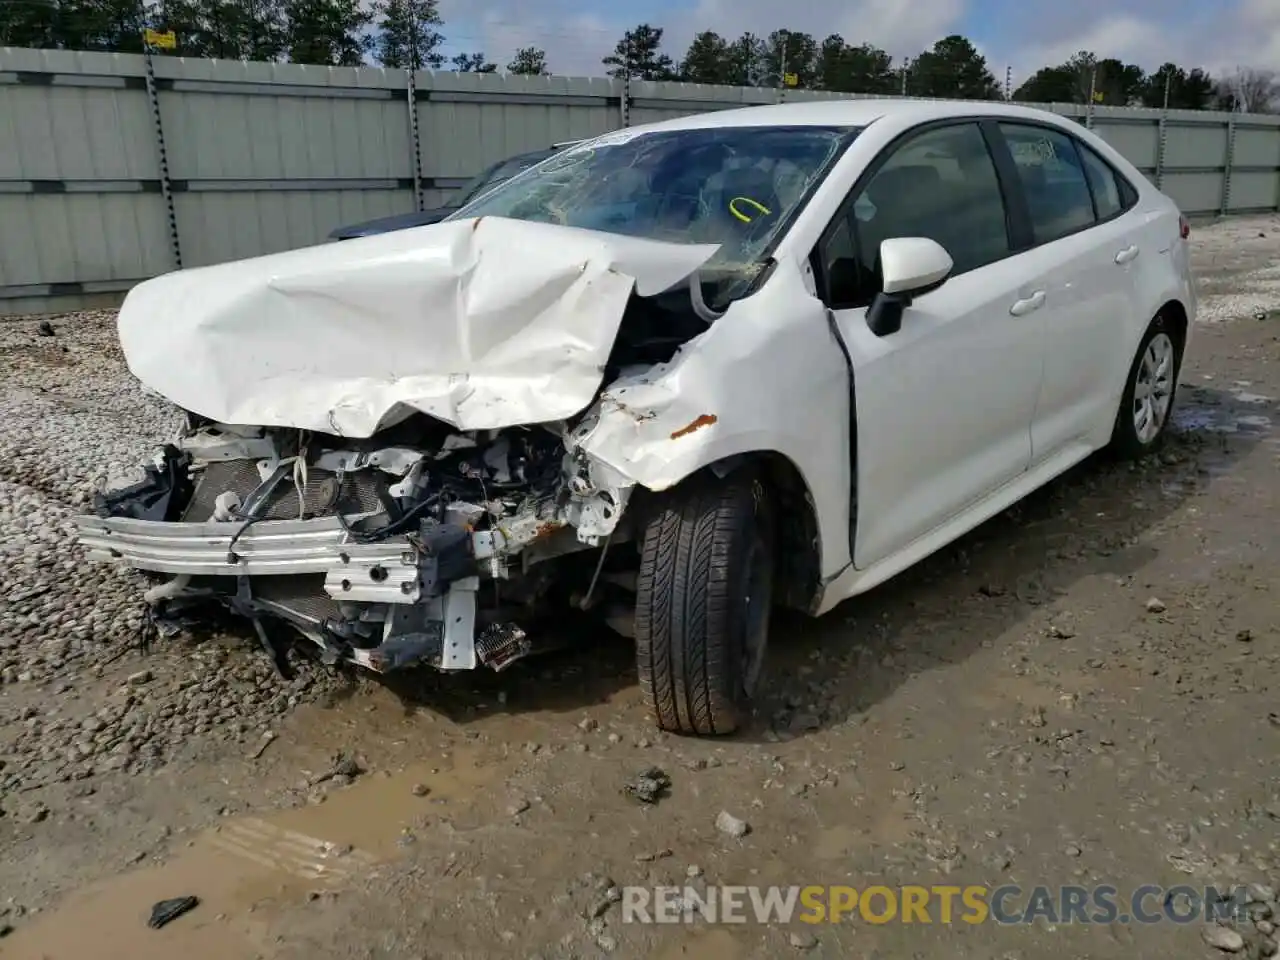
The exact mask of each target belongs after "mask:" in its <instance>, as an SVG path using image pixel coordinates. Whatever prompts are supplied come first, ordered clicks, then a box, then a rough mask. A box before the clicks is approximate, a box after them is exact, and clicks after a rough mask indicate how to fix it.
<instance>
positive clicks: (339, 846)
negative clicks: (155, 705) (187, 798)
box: [0, 753, 498, 960]
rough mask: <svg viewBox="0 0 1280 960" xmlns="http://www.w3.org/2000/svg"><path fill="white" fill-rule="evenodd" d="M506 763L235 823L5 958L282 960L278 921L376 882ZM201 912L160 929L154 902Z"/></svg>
mask: <svg viewBox="0 0 1280 960" xmlns="http://www.w3.org/2000/svg"><path fill="white" fill-rule="evenodd" d="M497 776H498V767H497V766H496V765H495V764H492V763H487V762H486V758H484V757H482V756H480V755H479V754H475V753H472V754H466V753H460V754H455V755H454V756H453V757H452V758H451V759H450V760H448V761H440V762H438V763H437V764H436V765H434V766H433V765H427V764H423V765H421V766H415V767H410V768H408V769H406V770H404V771H402V772H399V773H396V774H384V775H381V776H379V775H371V776H367V777H365V778H364V779H362V780H360V781H358V782H356V783H354V784H352V785H351V786H349V787H346V788H344V789H342V790H338V791H335V792H333V793H330V794H328V795H327V796H326V798H325V802H324V803H321V804H316V805H308V806H305V807H300V808H296V809H290V810H283V811H272V812H269V813H266V814H263V815H261V816H246V817H234V818H229V819H227V820H226V821H224V822H223V823H220V824H218V825H217V826H215V827H213V828H211V829H210V830H208V831H206V832H205V833H204V834H202V835H200V836H199V837H198V838H197V839H195V840H193V841H192V842H191V844H190V845H189V846H188V847H187V848H186V849H184V850H182V851H181V852H179V853H177V854H175V855H174V856H172V857H171V858H170V859H169V860H168V861H167V862H165V863H163V864H160V865H157V866H153V867H143V868H139V869H136V870H131V871H128V872H126V873H123V874H120V875H118V876H116V877H112V878H110V879H108V880H105V881H103V882H100V883H97V884H94V885H91V886H89V887H86V888H84V889H82V890H80V891H77V892H76V893H73V894H72V895H70V896H69V897H67V898H66V899H65V900H64V901H63V902H62V904H61V905H60V906H58V907H57V908H56V909H54V910H51V911H49V912H48V913H46V914H43V915H42V916H40V917H39V918H38V919H36V920H35V921H33V922H31V923H29V924H26V925H24V926H23V927H21V928H20V929H18V930H17V931H15V932H14V933H13V934H12V935H11V936H10V937H8V938H6V939H5V940H4V943H3V946H0V957H3V958H4V960H83V958H85V957H93V958H94V960H173V958H175V957H181V958H182V960H241V958H246V960H256V958H266V957H271V956H273V955H274V954H275V952H276V951H275V945H276V937H275V934H274V933H273V920H274V919H275V918H276V917H277V916H278V914H279V912H280V911H281V909H282V908H283V907H285V906H294V905H296V904H299V903H303V902H305V901H306V900H308V899H318V898H321V897H324V896H326V895H330V894H332V893H335V892H337V891H339V890H341V889H342V888H343V887H345V886H346V885H348V884H351V883H354V882H356V881H361V880H365V879H368V878H369V877H372V876H374V875H376V873H377V871H378V870H379V868H380V867H381V866H382V865H384V864H387V863H390V862H391V861H392V860H394V859H395V858H396V857H397V856H398V855H400V854H401V853H402V852H403V850H404V847H405V845H406V843H407V842H408V841H411V840H412V838H413V833H414V831H416V830H422V829H426V828H428V827H429V826H430V824H431V823H432V822H433V821H434V820H435V819H436V818H437V817H439V816H440V814H441V811H443V810H445V809H447V808H449V807H451V806H457V805H458V803H459V801H463V802H465V803H466V804H467V805H468V806H472V805H474V804H475V803H477V802H480V803H483V795H484V792H485V788H486V787H487V786H488V785H489V784H490V783H491V782H492V781H493V780H494V779H495V778H496V777H497ZM186 896H195V897H198V898H199V900H200V903H199V905H198V906H197V907H196V908H195V909H194V910H192V911H190V912H189V913H187V914H184V915H183V916H181V917H179V918H178V919H176V920H173V921H172V922H171V923H169V924H168V925H166V926H165V927H163V928H161V929H159V930H153V929H151V928H149V927H148V926H147V919H148V917H149V916H150V913H151V908H152V905H153V904H155V903H157V902H159V901H161V900H167V899H171V898H175V897H186Z"/></svg>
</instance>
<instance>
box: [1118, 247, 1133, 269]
mask: <svg viewBox="0 0 1280 960" xmlns="http://www.w3.org/2000/svg"><path fill="white" fill-rule="evenodd" d="M1137 255H1138V248H1137V247H1135V246H1132V245H1130V246H1127V247H1125V248H1124V249H1123V250H1121V251H1120V252H1119V253H1117V254H1116V263H1119V264H1125V263H1128V262H1129V261H1130V260H1132V259H1133V258H1134V257H1136V256H1137Z"/></svg>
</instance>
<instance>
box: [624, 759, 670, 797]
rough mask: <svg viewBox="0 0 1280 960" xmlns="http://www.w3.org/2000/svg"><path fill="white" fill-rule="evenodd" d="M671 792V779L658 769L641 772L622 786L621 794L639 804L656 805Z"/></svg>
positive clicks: (653, 768)
mask: <svg viewBox="0 0 1280 960" xmlns="http://www.w3.org/2000/svg"><path fill="white" fill-rule="evenodd" d="M670 791H671V778H670V777H669V776H667V775H666V773H664V772H663V771H662V770H661V769H659V768H658V767H649V768H648V769H646V770H642V771H641V772H640V773H639V774H638V775H637V776H636V777H635V779H633V780H631V781H630V782H628V783H625V784H623V785H622V792H623V793H624V794H626V795H627V796H628V797H630V798H631V799H632V800H635V801H637V802H639V803H657V802H658V801H659V800H661V799H662V798H663V797H665V796H667V795H668V794H669V793H670Z"/></svg>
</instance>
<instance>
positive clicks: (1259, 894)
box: [1245, 883, 1276, 903]
mask: <svg viewBox="0 0 1280 960" xmlns="http://www.w3.org/2000/svg"><path fill="white" fill-rule="evenodd" d="M1245 895H1246V896H1248V898H1249V903H1275V902H1276V888H1275V887H1273V886H1271V885H1270V884H1269V883H1251V884H1249V885H1248V886H1247V887H1245Z"/></svg>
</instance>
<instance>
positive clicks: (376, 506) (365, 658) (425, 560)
mask: <svg viewBox="0 0 1280 960" xmlns="http://www.w3.org/2000/svg"><path fill="white" fill-rule="evenodd" d="M556 429H557V428H556V427H552V426H533V427H516V428H508V429H505V430H491V431H477V432H472V433H460V432H456V431H453V430H452V429H451V428H449V427H448V426H447V425H446V424H443V423H441V422H439V421H436V420H433V419H432V418H430V417H427V416H425V415H422V414H418V415H415V416H412V417H410V418H408V419H407V420H404V421H402V422H401V423H399V424H397V425H395V426H394V427H392V428H390V429H388V430H386V431H383V432H381V433H380V434H378V435H377V436H376V437H375V438H370V439H367V440H351V439H344V438H340V437H335V436H330V435H322V434H313V433H309V432H307V431H301V430H294V429H284V428H243V427H228V426H225V425H220V424H213V423H209V422H206V421H203V420H202V419H201V418H199V417H197V416H194V415H188V426H187V429H186V430H185V431H184V432H183V435H182V436H180V437H179V438H178V439H176V440H175V441H174V442H173V443H172V444H171V445H168V446H166V447H165V448H164V449H163V450H162V451H161V453H160V454H159V455H158V457H157V459H156V461H155V462H154V463H153V464H150V465H148V466H147V467H146V476H145V478H144V479H142V480H141V481H139V482H134V483H130V484H128V485H125V486H121V485H119V484H118V483H117V484H113V485H112V487H113V488H112V489H108V490H104V491H103V492H100V493H99V494H98V495H97V498H96V503H95V508H96V513H97V516H93V517H89V516H86V517H81V518H79V519H78V521H77V522H78V524H79V531H80V538H81V542H82V543H83V544H85V546H86V547H87V548H88V550H89V555H90V559H99V560H108V559H114V560H116V561H120V560H123V561H124V562H126V563H128V564H129V565H131V566H135V567H138V568H140V569H143V570H147V571H151V572H153V573H161V574H167V575H168V577H169V578H168V579H166V580H165V581H164V582H162V583H160V584H159V585H157V586H155V587H153V588H152V589H151V590H150V591H148V594H147V601H148V602H149V603H150V604H151V606H152V608H153V616H154V617H155V618H156V620H157V621H158V623H159V624H164V623H166V622H168V623H178V622H181V620H182V618H183V617H184V613H185V612H187V611H189V610H192V609H196V608H199V607H201V606H206V605H208V604H209V603H216V604H220V605H222V606H223V607H225V608H227V609H229V610H230V611H231V612H233V613H235V614H238V615H240V616H243V617H247V618H249V619H250V620H251V621H252V622H253V623H254V625H255V629H256V630H257V632H258V634H259V639H260V640H261V642H262V643H263V645H264V647H266V648H267V649H268V651H269V652H271V653H272V654H273V656H276V657H277V659H278V654H279V647H278V644H277V643H276V642H275V641H274V639H272V637H270V636H269V633H268V629H267V627H268V622H270V621H275V622H280V621H283V622H285V623H288V624H289V625H291V626H292V627H293V628H294V629H295V630H296V631H297V632H299V633H301V634H302V635H303V636H304V637H306V638H308V639H309V640H311V641H312V642H314V643H315V644H316V645H318V647H319V648H320V650H321V652H322V656H323V658H324V659H326V660H327V661H329V662H337V661H351V662H355V663H358V664H361V665H363V666H366V667H369V668H370V669H373V670H376V671H379V672H385V671H389V670H393V669H397V668H400V667H405V666H409V665H413V664H426V665H431V666H435V667H437V668H438V669H442V670H465V669H472V668H475V667H476V666H479V665H484V666H488V667H491V668H493V669H495V670H501V669H503V668H504V667H506V666H508V665H509V664H511V663H513V662H514V661H515V660H517V659H519V658H520V657H522V656H524V655H525V654H527V653H530V652H533V649H534V641H533V640H531V638H530V636H529V634H527V633H526V630H525V628H524V627H523V626H522V625H521V624H522V623H523V624H526V625H527V623H528V622H529V619H530V618H533V617H537V616H538V615H539V613H540V612H542V611H543V610H544V609H547V608H550V607H559V608H560V609H563V608H564V605H565V604H566V603H571V604H573V605H575V606H577V607H581V608H585V607H587V606H590V605H592V603H593V601H596V602H598V601H599V600H600V599H601V598H602V597H603V596H604V594H605V593H606V592H610V587H608V586H606V584H605V583H603V582H602V581H604V580H607V581H609V583H610V584H611V585H612V593H613V595H618V596H620V595H621V594H620V593H619V591H618V589H617V588H618V587H619V585H621V586H622V587H625V586H626V584H627V583H628V578H627V576H626V574H625V573H623V574H621V575H620V574H619V572H618V571H617V570H613V569H610V570H605V564H604V561H605V560H606V558H607V554H608V547H609V546H610V545H612V544H616V543H622V542H624V541H626V540H628V539H629V538H630V536H631V531H630V530H629V529H628V526H627V524H626V523H620V522H619V520H620V519H621V515H622V510H623V507H624V506H625V503H626V499H627V496H628V494H629V492H630V491H629V489H625V488H622V489H613V490H609V489H603V490H602V489H596V488H595V487H594V486H593V484H592V481H591V479H590V471H589V470H587V469H585V466H584V465H583V464H581V463H580V462H579V460H578V459H577V458H575V457H574V456H573V455H572V454H570V453H568V452H566V449H565V446H564V444H563V441H562V438H561V437H560V436H558V435H557V433H556ZM592 548H595V549H592ZM587 551H589V553H588V552H587ZM616 556H617V552H615V557H616ZM632 579H634V578H633V577H632ZM575 590H576V595H572V593H571V591H575ZM612 619H613V623H614V625H615V627H616V628H617V629H619V630H621V631H622V632H626V631H627V629H628V619H629V618H628V616H627V610H626V608H625V605H623V606H621V607H618V608H617V612H615V614H614V617H613V618H612Z"/></svg>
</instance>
